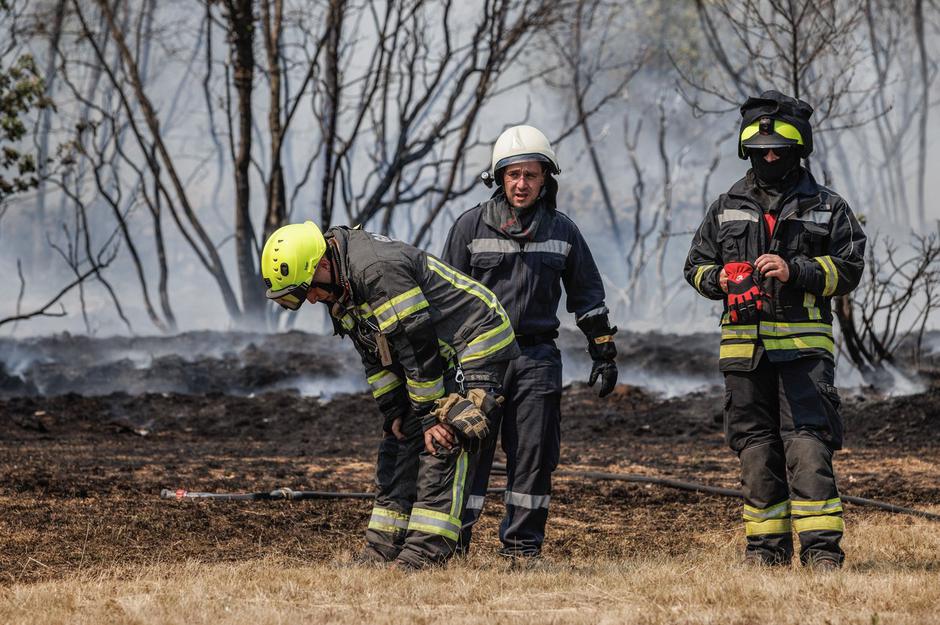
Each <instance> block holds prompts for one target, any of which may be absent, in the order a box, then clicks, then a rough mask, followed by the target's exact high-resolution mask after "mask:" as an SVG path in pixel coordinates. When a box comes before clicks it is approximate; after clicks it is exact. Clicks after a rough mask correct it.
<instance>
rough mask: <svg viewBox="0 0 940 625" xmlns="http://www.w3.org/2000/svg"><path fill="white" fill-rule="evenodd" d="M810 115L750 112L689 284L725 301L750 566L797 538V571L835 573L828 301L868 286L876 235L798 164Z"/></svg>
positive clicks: (728, 426)
mask: <svg viewBox="0 0 940 625" xmlns="http://www.w3.org/2000/svg"><path fill="white" fill-rule="evenodd" d="M812 112H813V109H812V107H811V106H810V105H809V104H807V103H806V102H803V101H802V100H796V99H794V98H791V97H788V96H785V95H783V94H781V93H779V92H776V91H767V92H765V93H762V94H761V95H760V96H759V97H754V98H749V99H748V100H747V101H746V102H745V103H744V105H743V106H742V107H741V115H742V121H741V130H740V135H739V140H738V155H739V156H740V157H741V158H742V159H750V161H751V169H750V171H748V172H747V174H746V175H745V176H744V178H742V179H741V180H739V181H738V182H736V183H735V184H734V186H732V187H731V189H730V190H729V191H728V192H727V193H725V194H723V195H721V197H719V198H718V200H717V201H716V202H715V203H713V204H712V205H711V207H710V208H709V209H708V212H707V213H706V215H705V220H704V221H703V222H702V225H701V226H700V227H699V228H698V231H697V232H696V233H695V236H694V238H693V240H692V246H691V249H690V250H689V255H688V259H687V260H686V264H685V278H686V280H688V282H689V283H690V284H691V285H692V286H693V287H694V288H695V290H696V291H698V292H699V293H700V294H701V295H703V296H705V297H707V298H709V299H713V300H722V301H724V304H725V306H724V315H723V316H722V320H721V349H720V354H719V360H718V363H719V367H720V369H721V371H722V372H724V376H725V388H726V392H725V435H726V438H727V441H728V444H729V445H730V447H731V448H732V449H733V450H734V451H735V452H736V453H737V454H738V457H739V458H740V461H741V481H742V486H743V490H744V526H745V533H746V536H747V545H746V548H745V561H746V562H749V563H757V564H766V565H789V563H790V560H791V558H792V556H793V536H792V532H793V531H796V533H797V535H798V536H799V541H800V547H801V548H800V560H801V562H802V563H803V564H804V565H807V566H814V567H816V568H821V569H830V568H838V567H840V566H841V565H842V562H843V560H844V554H843V552H842V548H841V546H840V542H841V539H842V533H843V530H844V522H843V519H842V502H841V500H840V498H839V491H838V489H837V487H836V478H835V474H834V473H833V469H832V455H833V453H834V452H835V451H836V450H838V449H839V448H840V447H841V445H842V419H841V417H840V415H839V404H840V402H839V395H838V392H837V391H836V388H835V386H834V376H835V373H834V369H835V366H834V360H833V336H832V307H831V302H832V297H833V296H836V295H843V294H846V293H849V292H851V291H852V290H853V289H854V288H855V287H856V286H857V285H858V282H859V279H860V278H861V276H862V270H863V268H864V258H865V242H866V239H865V234H864V232H862V228H861V226H860V225H859V223H858V221H857V220H856V218H855V215H853V214H852V210H851V209H850V208H849V205H848V204H847V203H846V202H845V200H844V199H842V198H841V197H840V196H839V195H838V194H836V193H835V192H834V191H832V190H831V189H828V188H826V187H824V186H822V185H820V184H818V183H817V182H816V180H815V179H814V178H813V176H812V174H810V172H809V171H808V170H807V169H804V168H803V167H802V166H801V159H802V158H805V157H807V156H809V154H810V153H811V152H812V150H813V135H812V127H811V126H810V121H809V120H810V116H811V115H812Z"/></svg>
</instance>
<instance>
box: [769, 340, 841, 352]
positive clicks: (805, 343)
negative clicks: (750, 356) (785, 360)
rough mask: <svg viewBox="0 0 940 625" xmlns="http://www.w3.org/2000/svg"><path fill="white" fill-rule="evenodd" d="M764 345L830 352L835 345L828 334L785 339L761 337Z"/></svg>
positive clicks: (776, 347)
mask: <svg viewBox="0 0 940 625" xmlns="http://www.w3.org/2000/svg"><path fill="white" fill-rule="evenodd" d="M763 343H764V347H766V348H767V349H769V350H781V349H823V350H826V351H827V352H829V353H830V354H832V353H834V351H835V347H834V345H833V343H832V339H831V338H829V337H828V336H794V337H791V338H786V339H763Z"/></svg>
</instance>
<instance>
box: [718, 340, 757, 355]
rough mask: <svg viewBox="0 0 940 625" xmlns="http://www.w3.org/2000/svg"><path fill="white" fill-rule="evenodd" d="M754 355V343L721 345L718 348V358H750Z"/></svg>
mask: <svg viewBox="0 0 940 625" xmlns="http://www.w3.org/2000/svg"><path fill="white" fill-rule="evenodd" d="M753 356H754V344H753V343H742V344H740V345H734V344H732V345H722V346H721V347H720V348H719V349H718V358H719V359H722V358H751V357H753Z"/></svg>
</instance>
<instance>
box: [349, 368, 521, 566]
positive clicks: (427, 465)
mask: <svg viewBox="0 0 940 625" xmlns="http://www.w3.org/2000/svg"><path fill="white" fill-rule="evenodd" d="M505 368H506V363H505V362H503V363H496V364H493V365H487V366H486V367H485V368H482V369H478V370H475V371H465V372H464V373H465V375H466V381H465V383H464V388H465V389H466V390H470V389H471V388H482V389H484V390H486V391H487V392H489V393H493V394H496V395H498V394H499V392H500V385H501V382H502V377H503V375H504V371H505ZM444 384H445V392H446V393H452V392H454V391H455V390H456V389H457V385H456V383H455V382H454V378H453V372H451V375H446V374H445V376H444ZM496 418H497V419H498V416H497V417H496ZM402 433H403V434H404V435H405V438H404V440H401V441H400V440H398V439H397V438H395V436H393V435H388V436H386V437H385V438H383V439H382V442H381V443H380V444H379V457H378V462H377V464H376V472H375V484H376V487H377V489H378V492H377V493H376V497H375V504H374V506H373V508H372V516H371V518H370V519H369V527H368V529H367V530H366V543H367V546H366V550H365V555H366V556H367V557H368V558H369V559H372V560H376V561H382V560H385V561H391V560H395V559H397V560H399V561H401V562H403V563H405V564H407V565H409V566H412V567H424V566H428V565H434V564H442V563H443V562H445V561H446V560H447V559H448V558H450V557H451V556H452V555H453V554H454V553H455V552H456V550H457V542H458V539H459V537H460V528H461V516H462V514H463V510H464V506H465V505H466V502H467V496H468V494H469V492H468V489H467V486H468V485H469V483H470V479H471V477H470V476H471V475H472V474H473V471H474V470H475V468H476V466H477V462H478V459H479V457H480V454H479V452H477V453H470V452H469V451H467V449H466V447H467V446H466V445H456V446H455V447H454V448H453V449H451V450H447V449H443V448H441V449H439V450H438V451H437V453H434V454H431V453H428V451H427V450H426V449H425V447H424V429H423V427H422V425H421V420H420V418H419V417H418V416H417V415H415V414H414V413H413V412H412V413H410V414H409V415H408V416H407V417H405V418H404V419H403V423H402Z"/></svg>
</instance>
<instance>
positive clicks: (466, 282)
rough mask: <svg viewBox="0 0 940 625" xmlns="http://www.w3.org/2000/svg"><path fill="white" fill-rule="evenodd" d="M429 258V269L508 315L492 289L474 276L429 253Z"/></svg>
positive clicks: (501, 313) (502, 314) (500, 312)
mask: <svg viewBox="0 0 940 625" xmlns="http://www.w3.org/2000/svg"><path fill="white" fill-rule="evenodd" d="M427 259H428V269H430V270H431V271H433V272H434V273H436V274H437V275H439V276H440V277H441V278H443V279H444V280H446V281H447V282H450V283H451V284H452V285H454V286H455V287H457V288H458V289H460V290H461V291H466V292H467V293H469V294H470V295H473V296H474V297H477V298H479V299H481V300H483V303H485V304H486V305H487V306H488V307H489V308H492V309H493V310H495V311H497V312H498V313H499V315H500V316H501V317H506V312H505V311H504V310H503V307H502V305H501V304H500V303H499V300H498V299H497V298H496V295H494V294H493V292H492V291H491V290H489V289H488V288H486V287H485V286H483V285H482V284H480V283H479V282H477V281H476V280H474V279H473V278H470V277H468V276H465V275H464V274H462V273H460V272H458V271H456V270H454V269H453V268H451V267H449V266H448V265H445V264H444V263H442V262H441V261H439V260H437V259H436V258H434V257H433V256H430V255H429V256H428V257H427Z"/></svg>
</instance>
